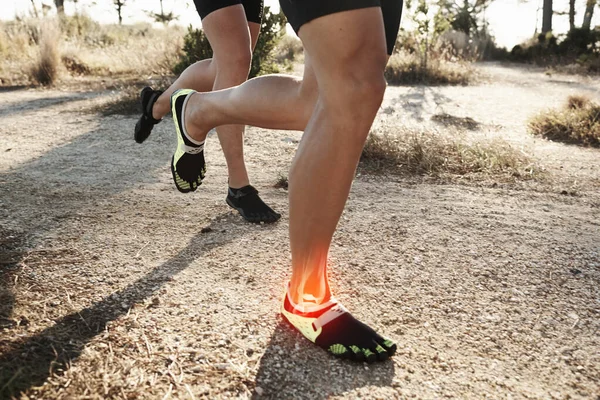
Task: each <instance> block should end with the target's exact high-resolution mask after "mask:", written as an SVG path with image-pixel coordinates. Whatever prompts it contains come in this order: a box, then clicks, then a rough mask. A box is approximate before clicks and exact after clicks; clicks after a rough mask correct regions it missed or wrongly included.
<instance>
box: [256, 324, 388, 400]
mask: <svg viewBox="0 0 600 400" xmlns="http://www.w3.org/2000/svg"><path fill="white" fill-rule="evenodd" d="M365 367H367V364H365V363H354V362H351V361H347V360H338V359H335V358H333V357H332V356H330V355H329V354H327V353H326V352H325V351H324V350H321V349H320V348H319V347H317V346H315V345H313V344H311V343H309V342H308V341H307V340H306V339H305V338H304V337H302V336H301V335H300V334H299V333H297V332H295V331H293V330H292V328H291V327H290V326H289V325H288V324H287V323H286V322H284V321H283V320H280V322H279V324H278V325H277V327H276V328H275V330H274V331H273V334H272V336H271V339H270V340H269V344H268V345H267V350H266V351H265V353H264V355H263V356H262V358H261V360H260V364H259V367H258V371H257V373H256V378H255V379H256V381H255V382H256V387H255V390H254V393H253V398H254V399H262V398H272V399H279V398H287V399H289V398H295V399H296V398H306V399H326V398H329V397H331V396H336V395H342V394H344V393H347V392H349V391H352V390H354V389H356V388H360V387H364V386H390V385H391V384H392V380H393V378H394V363H393V361H391V360H388V361H386V362H382V363H374V364H370V365H368V367H367V368H368V369H367V368H365Z"/></svg>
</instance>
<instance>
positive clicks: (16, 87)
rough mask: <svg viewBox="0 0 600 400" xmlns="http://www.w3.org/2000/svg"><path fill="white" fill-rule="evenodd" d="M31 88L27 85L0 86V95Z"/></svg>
mask: <svg viewBox="0 0 600 400" xmlns="http://www.w3.org/2000/svg"><path fill="white" fill-rule="evenodd" d="M30 87H32V86H29V85H11V86H0V93H4V92H18V91H19V90H23V89H27V88H30Z"/></svg>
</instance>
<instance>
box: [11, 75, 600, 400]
mask: <svg viewBox="0 0 600 400" xmlns="http://www.w3.org/2000/svg"><path fill="white" fill-rule="evenodd" d="M479 71H480V72H481V74H482V76H483V77H485V78H482V81H481V83H480V84H478V85H475V86H471V87H397V88H394V87H391V88H389V90H388V93H387V95H386V100H385V104H384V106H383V107H382V111H381V118H387V119H395V120H396V123H398V124H404V125H409V126H411V125H412V126H418V127H422V128H423V127H425V128H426V127H434V126H435V123H434V122H432V121H431V119H430V117H431V116H432V115H434V114H437V113H441V112H443V113H447V114H451V115H454V116H458V117H470V118H472V119H474V120H475V121H476V122H477V123H479V124H481V126H482V128H481V129H479V130H477V131H475V132H472V133H470V134H471V135H482V136H489V137H494V136H500V137H503V138H505V139H507V140H509V141H511V142H512V143H515V144H516V145H519V146H523V148H524V149H527V151H529V152H531V153H532V154H533V155H534V156H535V157H536V158H537V159H538V160H539V161H540V162H542V163H543V165H544V166H545V167H546V168H547V169H548V171H549V173H550V174H551V176H552V181H551V182H550V183H544V184H542V185H531V186H527V185H525V186H520V187H512V186H510V185H508V186H507V185H499V186H495V187H494V186H493V185H488V186H483V185H475V184H454V185H451V184H431V183H415V181H414V180H413V179H403V178H398V177H393V178H392V177H370V176H367V175H360V176H359V177H358V178H357V180H356V182H355V184H354V186H353V189H352V193H351V197H350V200H349V202H348V204H347V207H346V210H345V212H344V215H343V217H342V220H341V221H340V225H339V229H338V231H337V233H336V236H335V239H334V245H333V247H332V249H331V255H330V262H331V265H332V269H331V278H332V285H333V289H334V291H335V293H336V294H337V297H339V298H340V299H341V300H342V302H343V303H344V304H345V305H346V306H347V308H349V309H350V310H352V311H353V313H354V314H355V315H357V316H358V317H359V318H362V319H363V320H365V321H366V322H368V323H370V324H371V325H372V326H373V327H374V328H376V329H377V330H379V331H381V332H382V333H385V334H386V335H387V336H389V337H391V338H393V339H394V340H396V341H397V342H398V344H399V350H398V353H397V355H396V356H395V357H393V360H391V361H388V362H385V363H381V364H377V365H366V364H352V363H349V362H345V361H339V360H336V359H333V358H331V357H330V356H328V355H327V354H326V353H325V352H323V351H322V350H320V349H318V348H316V347H314V346H313V345H311V344H310V343H309V342H307V341H306V340H305V339H303V338H302V337H301V336H300V335H299V334H297V333H295V332H293V331H291V330H290V328H289V327H288V326H287V325H286V324H284V323H283V322H282V320H281V318H280V316H279V315H278V308H279V302H280V298H281V295H282V291H283V285H284V282H285V281H286V279H287V278H288V277H289V267H290V254H289V245H288V239H287V226H288V220H287V192H286V191H285V190H283V189H275V188H273V184H274V183H275V181H276V180H277V178H278V174H279V173H284V174H286V173H287V169H288V167H289V164H290V161H291V159H292V156H293V154H294V151H295V148H296V146H297V141H298V140H299V139H300V137H301V134H300V133H290V132H280V131H266V130H261V129H255V128H250V129H249V130H248V133H247V138H246V145H247V146H246V153H247V162H248V166H249V169H250V173H251V176H252V180H253V184H254V185H255V186H256V187H257V188H258V189H259V190H260V191H261V195H262V196H263V198H264V199H265V200H266V201H267V202H268V203H269V204H271V205H272V206H273V207H274V208H275V209H276V210H278V211H280V212H282V213H283V215H284V216H283V218H282V220H281V222H279V223H278V224H275V225H272V226H262V225H250V224H247V223H245V222H244V221H243V220H242V219H241V218H240V217H239V216H238V215H237V214H235V213H233V212H232V211H231V210H230V209H229V208H228V206H227V205H226V204H225V201H224V200H225V195H226V190H225V189H226V183H227V177H226V168H225V162H224V159H223V157H222V153H221V151H220V148H219V145H218V140H217V139H216V137H215V136H211V138H209V143H208V145H207V157H208V158H207V160H208V174H207V179H206V181H205V184H203V185H202V187H201V188H200V190H198V191H197V192H196V193H193V194H188V195H184V194H180V193H178V192H177V191H176V190H175V188H174V186H173V185H172V183H171V177H170V172H169V159H170V156H171V151H172V146H173V145H174V136H173V129H172V125H171V124H172V123H171V120H170V119H167V120H166V121H165V122H163V123H161V124H159V125H157V127H156V129H155V131H154V132H153V134H152V136H151V137H150V139H149V140H148V141H147V143H144V144H143V145H138V144H136V143H135V142H134V141H133V139H132V131H133V126H134V124H135V121H136V117H134V116H132V117H124V116H113V117H101V116H99V115H98V114H93V113H89V111H86V110H89V108H90V107H92V106H93V105H94V104H96V103H99V102H102V101H105V100H106V98H107V96H109V94H107V93H103V92H96V93H82V92H71V91H69V92H62V91H58V90H44V91H39V90H6V91H0V119H1V121H2V123H1V124H0V155H1V156H0V268H1V270H0V271H1V276H0V278H1V279H0V285H1V286H0V398H7V397H8V398H10V397H11V396H16V397H28V398H47V399H50V398H53V399H67V398H127V399H131V398H152V399H162V398H204V397H206V398H249V397H256V398H307V399H321V398H357V397H361V398H410V397H416V398H425V399H428V398H431V399H432V398H442V397H454V398H473V399H481V398H486V397H490V398H540V399H547V398H557V399H564V398H585V399H596V398H598V396H599V395H600V384H599V382H600V335H599V328H600V194H599V193H600V192H599V188H600V182H599V180H598V178H599V174H600V172H599V171H600V150H598V149H586V148H579V147H575V146H567V145H563V144H557V143H550V142H547V141H544V140H540V139H534V138H532V137H530V136H528V134H527V133H526V129H525V122H526V119H527V118H528V117H529V116H531V115H532V114H533V113H535V112H537V111H539V110H541V109H544V108H546V107H553V106H558V105H560V104H562V103H563V102H564V101H565V100H566V97H567V95H569V94H574V93H581V92H585V93H588V94H589V95H590V96H592V97H595V98H596V99H599V98H600V85H599V84H598V83H597V82H596V83H594V82H592V81H589V80H586V79H583V78H577V77H556V76H547V75H544V74H543V72H541V71H538V70H524V69H518V68H514V67H505V66H499V65H486V66H481V67H479ZM439 129H452V128H447V127H446V128H439ZM323 190H326V188H323Z"/></svg>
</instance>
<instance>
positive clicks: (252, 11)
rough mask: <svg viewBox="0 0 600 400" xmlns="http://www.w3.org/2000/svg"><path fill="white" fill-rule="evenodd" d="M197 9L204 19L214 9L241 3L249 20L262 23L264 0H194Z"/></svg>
mask: <svg viewBox="0 0 600 400" xmlns="http://www.w3.org/2000/svg"><path fill="white" fill-rule="evenodd" d="M194 4H195V5H196V10H198V14H200V18H201V19H204V17H206V16H207V15H208V14H210V13H211V12H213V11H217V10H220V9H221V8H225V7H229V6H233V5H236V4H241V5H243V6H244V10H245V11H246V19H247V20H248V22H256V23H257V24H260V23H261V21H262V14H263V0H194Z"/></svg>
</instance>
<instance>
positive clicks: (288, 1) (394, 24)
mask: <svg viewBox="0 0 600 400" xmlns="http://www.w3.org/2000/svg"><path fill="white" fill-rule="evenodd" d="M402 3H403V0H279V4H280V5H281V9H282V10H283V12H284V14H285V16H286V17H287V19H288V22H289V23H290V25H291V26H292V28H294V31H296V33H298V31H299V30H300V27H301V26H302V25H304V24H306V23H307V22H310V21H312V20H313V19H317V18H319V17H324V16H325V15H329V14H335V13H338V12H342V11H350V10H358V9H360V8H368V7H381V12H382V14H383V25H384V26H385V39H386V43H387V51H388V54H390V55H391V54H392V51H394V45H395V44H396V37H397V36H398V30H399V29H400V17H402Z"/></svg>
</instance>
